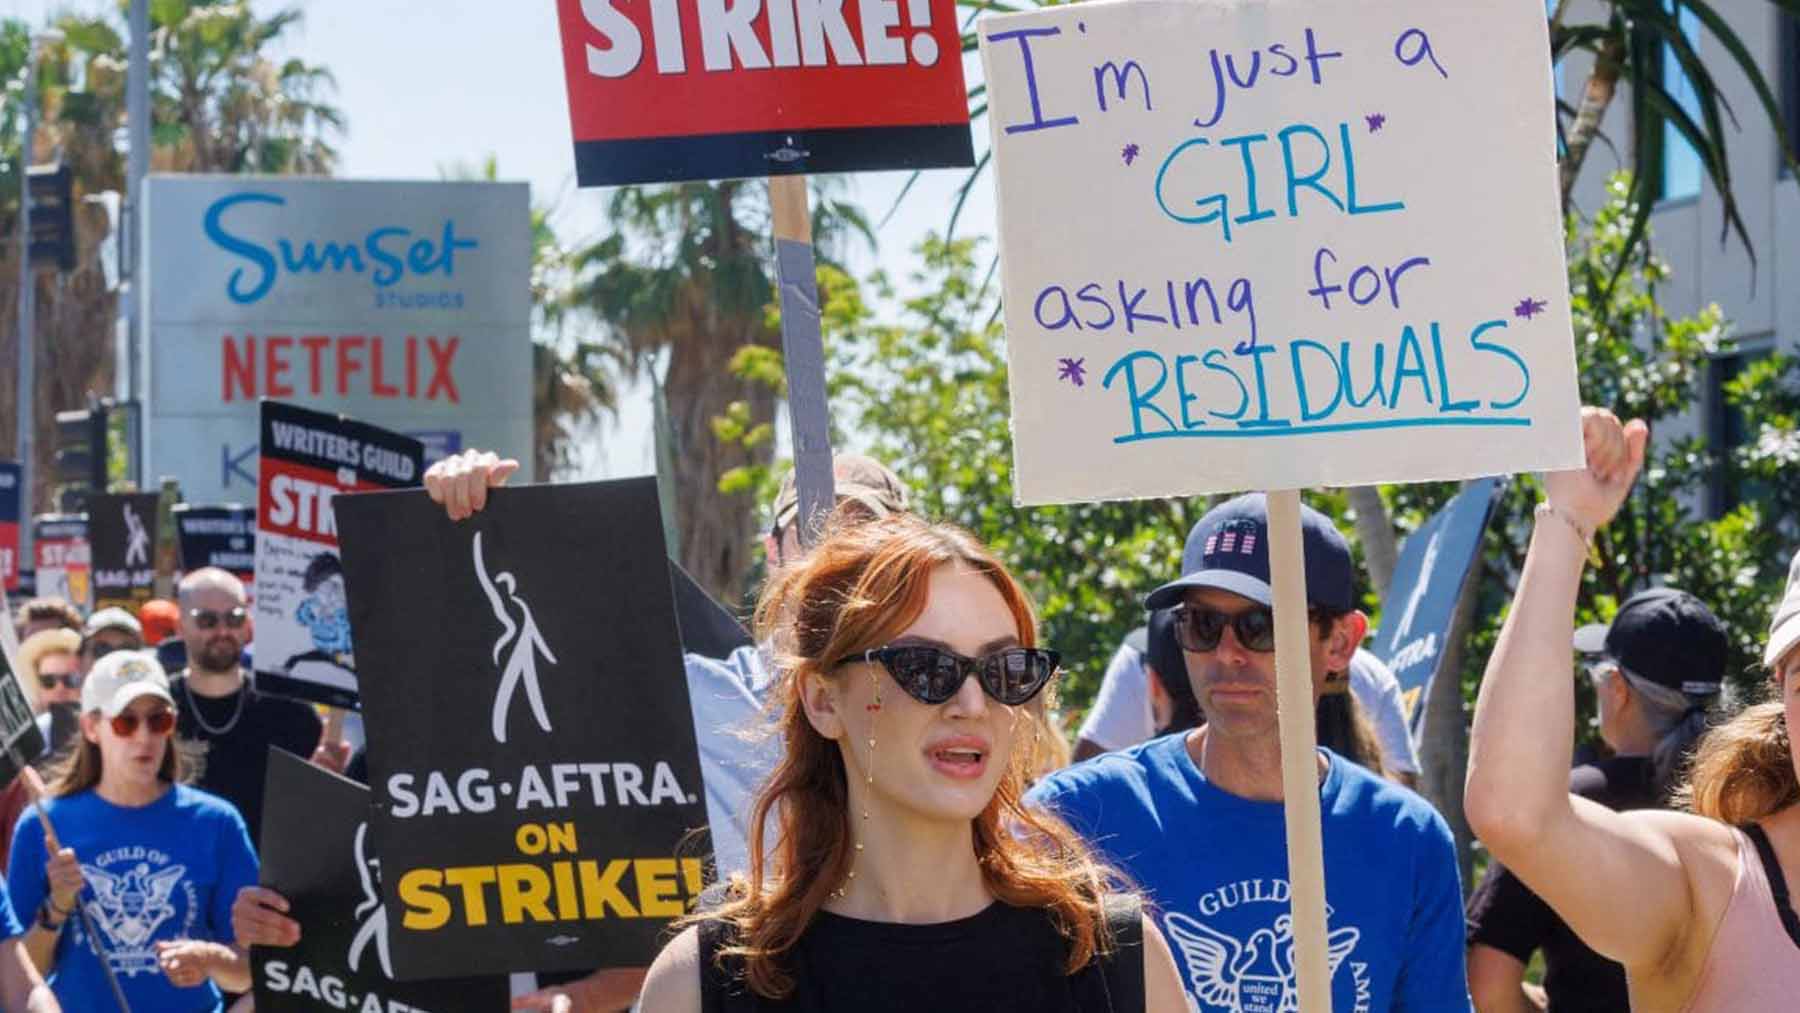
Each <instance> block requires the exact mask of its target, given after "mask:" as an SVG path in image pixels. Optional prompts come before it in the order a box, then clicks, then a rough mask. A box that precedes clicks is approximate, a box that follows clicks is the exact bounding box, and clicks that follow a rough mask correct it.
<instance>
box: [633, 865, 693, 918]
mask: <svg viewBox="0 0 1800 1013" xmlns="http://www.w3.org/2000/svg"><path fill="white" fill-rule="evenodd" d="M637 893H638V906H639V907H640V908H642V909H643V912H644V917H646V918H680V917H681V916H682V915H683V914H685V913H686V909H685V908H684V907H682V904H681V901H680V900H679V897H680V895H681V884H679V883H677V882H676V881H675V860H674V859H673V858H640V859H638V860H637Z"/></svg>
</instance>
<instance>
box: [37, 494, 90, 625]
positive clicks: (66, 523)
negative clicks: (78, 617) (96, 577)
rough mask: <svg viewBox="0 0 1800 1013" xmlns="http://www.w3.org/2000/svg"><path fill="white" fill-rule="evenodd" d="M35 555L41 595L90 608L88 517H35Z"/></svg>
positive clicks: (48, 515) (38, 590)
mask: <svg viewBox="0 0 1800 1013" xmlns="http://www.w3.org/2000/svg"><path fill="white" fill-rule="evenodd" d="M31 523H32V553H33V554H34V555H35V556H36V557H37V560H36V562H37V596H38V597H40V598H61V599H63V600H64V601H66V602H68V603H69V604H71V605H73V606H75V607H76V608H78V609H87V608H88V607H89V606H90V605H91V604H92V600H91V599H90V598H89V597H88V594H89V592H90V591H91V588H90V587H89V580H88V578H89V576H90V570H89V566H88V558H89V557H88V537H87V515H85V514H39V515H38V516H36V517H34V518H32V520H31Z"/></svg>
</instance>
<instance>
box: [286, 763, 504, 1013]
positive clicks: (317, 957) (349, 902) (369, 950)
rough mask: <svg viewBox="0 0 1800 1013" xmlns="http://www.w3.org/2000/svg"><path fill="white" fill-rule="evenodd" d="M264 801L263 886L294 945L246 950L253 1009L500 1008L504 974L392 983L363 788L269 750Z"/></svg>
mask: <svg viewBox="0 0 1800 1013" xmlns="http://www.w3.org/2000/svg"><path fill="white" fill-rule="evenodd" d="M265 797H266V798H268V800H269V803H268V805H267V806H266V807H264V809H263V826H262V831H263V833H262V840H263V853H262V885H263V886H266V887H269V888H270V889H272V890H274V891H275V892H277V893H279V894H281V895H282V896H283V897H285V898H287V901H288V904H289V905H290V907H289V911H288V916H289V917H291V918H293V919H294V920H296V921H298V922H299V923H300V942H299V944H298V945H296V946H293V947H290V948H286V949H283V948H279V947H272V946H254V947H251V950H250V964H251V972H252V973H253V974H254V975H255V981H256V1008H257V1009H258V1010H261V1011H264V1013H318V1011H324V1010H349V1011H353V1013H354V1011H360V1010H379V1011H381V1013H388V1011H390V1010H405V1011H408V1013H502V1011H503V1010H505V1009H506V1008H507V999H508V995H507V991H508V990H507V982H506V979H505V978H498V977H492V978H453V979H445V980H439V981H417V982H399V981H395V980H394V979H393V975H392V974H391V973H390V970H391V967H392V961H391V960H390V958H389V948H388V917H387V908H386V907H385V905H383V903H382V901H381V868H382V863H381V859H380V857H379V856H378V855H377V854H376V852H375V847H374V841H373V839H372V837H371V835H370V833H369V789H367V788H365V787H363V786H362V785H360V784H357V783H356V782H355V781H351V780H347V779H345V778H342V777H339V776H338V775H336V774H333V773H331V772H329V771H326V770H322V769H320V768H318V767H316V766H314V765H312V764H310V763H308V762H306V761H305V760H302V759H301V758H300V757H298V756H295V755H293V754H292V753H288V752H285V751H283V750H280V749H274V748H271V749H270V750H269V776H268V781H267V790H266V792H265Z"/></svg>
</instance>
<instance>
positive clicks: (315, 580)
mask: <svg viewBox="0 0 1800 1013" xmlns="http://www.w3.org/2000/svg"><path fill="white" fill-rule="evenodd" d="M424 455H425V451H424V448H423V447H421V446H420V445H419V441H418V440H414V439H411V438H409V437H405V436H400V435H398V434H396V433H390V432H388V431H387V430H385V429H378V428H376V427H374V426H371V425H368V424H366V423H362V422H355V421H352V420H350V419H346V418H340V417H337V416H333V415H322V414H320V413H318V412H314V411H307V410H306V409H304V408H296V407H294V406H293V405H286V404H281V403H279V402H275V401H265V402H263V406H262V463H261V470H260V479H259V481H258V486H259V489H260V492H259V495H258V498H257V502H258V508H257V509H258V513H257V516H258V518H259V524H258V526H257V529H256V603H255V606H254V608H255V615H256V679H257V685H258V687H259V688H262V689H265V690H268V691H269V692H272V693H280V694H283V695H285V696H292V697H298V698H300V699H302V700H311V701H314V702H315V703H323V704H330V705H331V706H334V707H345V708H350V709H355V708H356V707H357V682H356V654H355V650H354V648H353V646H352V644H351V638H350V612H349V609H348V606H347V605H346V599H345V595H344V566H343V564H342V563H341V562H340V561H339V560H338V536H337V519H336V513H335V511H334V509H333V503H332V498H333V497H335V496H336V495H337V494H338V493H340V492H359V491H366V490H370V489H401V488H405V487H407V486H416V485H418V484H419V482H420V481H421V480H422V477H423V475H424V473H425V465H424Z"/></svg>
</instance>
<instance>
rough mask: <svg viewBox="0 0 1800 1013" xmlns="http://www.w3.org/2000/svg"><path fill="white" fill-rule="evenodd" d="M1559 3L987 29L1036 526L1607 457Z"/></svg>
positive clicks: (1117, 17) (1118, 16)
mask: <svg viewBox="0 0 1800 1013" xmlns="http://www.w3.org/2000/svg"><path fill="white" fill-rule="evenodd" d="M1544 31H1545V29H1544V12H1543V8H1542V5H1541V4H1537V3H1535V2H1532V0H1505V2H1494V0H1453V2H1445V3H1439V4H1419V3H1413V2H1404V3H1403V2H1398V0H1371V2H1366V3H1358V4H1354V5H1344V4H1334V3H1323V2H1319V0H1258V2H1255V3H1250V2H1243V0H1226V2H1208V3H1204V4H1196V3H1186V2H1163V0H1137V2H1133V3H1129V4H1111V3H1102V4H1080V5H1075V6H1069V7H1059V8H1055V9H1052V10H1044V11H1035V12H1031V13H1026V14H1016V15H1007V16H999V17H990V18H986V19H984V20H982V21H981V22H979V23H978V25H977V31H976V34H977V36H978V37H979V40H980V46H981V55H982V61H983V65H984V67H985V68H986V77H987V81H988V87H989V95H990V97H991V99H992V108H991V110H990V112H989V115H988V120H989V123H990V125H991V127H992V131H993V152H994V163H995V166H996V167H997V185H998V188H999V219H1000V246H1001V256H1000V259H1001V267H1002V274H1003V280H1004V291H1005V313H1006V334H1007V348H1008V357H1009V367H1010V379H1011V387H1012V410H1013V435H1014V452H1015V468H1016V480H1015V486H1016V488H1017V490H1018V499H1019V502H1020V503H1022V504H1036V503H1055V502H1068V501H1087V500H1103V499H1127V498H1134V497H1146V496H1171V495H1188V494H1196V493H1206V492H1224V491H1232V490H1241V489H1285V488H1300V487H1306V486H1319V485H1343V484H1349V483H1364V482H1376V481H1382V482H1399V481H1425V480H1437V479H1451V478H1466V477H1474V476H1479V475H1488V474H1498V473H1503V472H1511V471H1522V470H1528V469H1541V468H1569V467H1578V466H1579V465H1580V463H1581V455H1580V449H1581V444H1580V432H1579V402H1578V400H1577V393H1576V385H1575V367H1574V348H1573V342H1572V340H1571V334H1570V323H1569V307H1568V295H1567V281H1566V272H1565V266H1564V259H1563V248H1562V234H1563V233H1562V223H1561V218H1560V211H1559V208H1558V203H1557V199H1556V178H1555V155H1556V136H1555V127H1554V123H1553V122H1552V112H1553V97H1552V95H1551V91H1550V87H1551V74H1550V66H1549V57H1548V50H1547V46H1546V44H1545V35H1544Z"/></svg>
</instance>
